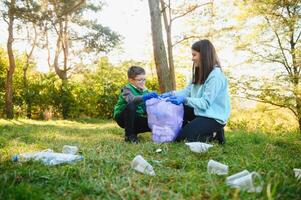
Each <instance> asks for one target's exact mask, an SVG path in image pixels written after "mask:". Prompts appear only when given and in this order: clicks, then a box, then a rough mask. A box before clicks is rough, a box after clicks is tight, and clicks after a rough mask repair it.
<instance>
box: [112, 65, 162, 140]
mask: <svg viewBox="0 0 301 200" xmlns="http://www.w3.org/2000/svg"><path fill="white" fill-rule="evenodd" d="M128 80H129V83H128V84H127V85H126V86H125V87H123V88H122V89H121V94H120V95H119V97H118V101H117V103H116V105H115V107H114V119H115V121H116V122H117V124H118V125H119V126H120V127H121V128H124V129H125V141H126V142H133V143H138V142H139V141H138V137H137V134H138V133H144V132H148V131H150V129H149V127H148V123H147V117H146V109H145V101H146V100H148V99H151V98H156V97H158V94H157V93H155V92H148V90H147V89H146V87H145V81H146V76H145V71H144V69H143V68H141V67H139V66H132V67H130V68H129V69H128Z"/></svg>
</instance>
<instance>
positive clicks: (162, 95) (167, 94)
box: [159, 91, 172, 98]
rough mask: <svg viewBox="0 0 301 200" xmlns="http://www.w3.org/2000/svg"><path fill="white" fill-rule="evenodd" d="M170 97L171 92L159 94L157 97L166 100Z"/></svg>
mask: <svg viewBox="0 0 301 200" xmlns="http://www.w3.org/2000/svg"><path fill="white" fill-rule="evenodd" d="M171 96H172V91H170V92H165V93H163V94H160V96H159V97H161V98H167V97H171Z"/></svg>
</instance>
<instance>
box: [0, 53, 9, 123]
mask: <svg viewBox="0 0 301 200" xmlns="http://www.w3.org/2000/svg"><path fill="white" fill-rule="evenodd" d="M7 59H8V58H7V54H6V52H5V51H4V50H3V49H2V48H0V108H2V109H4V108H5V92H4V91H5V80H6V69H7V66H8V60H7ZM2 109H1V110H0V117H2V116H3V112H4V110H2Z"/></svg>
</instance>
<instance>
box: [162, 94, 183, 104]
mask: <svg viewBox="0 0 301 200" xmlns="http://www.w3.org/2000/svg"><path fill="white" fill-rule="evenodd" d="M166 101H169V102H171V103H173V104H176V105H180V104H181V103H185V101H186V98H185V97H182V96H178V97H176V96H172V97H169V98H168V99H167V100H166Z"/></svg>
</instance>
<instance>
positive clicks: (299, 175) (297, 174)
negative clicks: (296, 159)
mask: <svg viewBox="0 0 301 200" xmlns="http://www.w3.org/2000/svg"><path fill="white" fill-rule="evenodd" d="M294 172H295V177H296V178H297V180H299V179H301V169H297V168H294Z"/></svg>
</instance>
